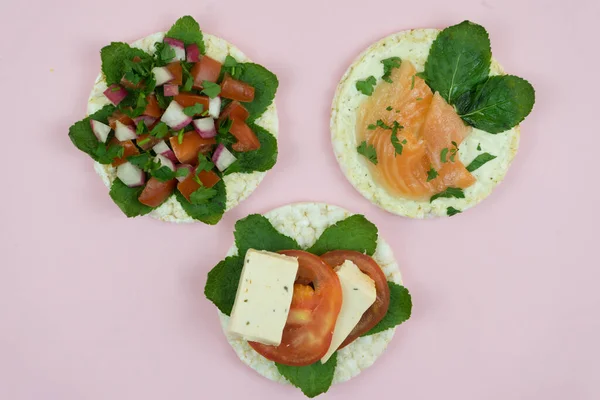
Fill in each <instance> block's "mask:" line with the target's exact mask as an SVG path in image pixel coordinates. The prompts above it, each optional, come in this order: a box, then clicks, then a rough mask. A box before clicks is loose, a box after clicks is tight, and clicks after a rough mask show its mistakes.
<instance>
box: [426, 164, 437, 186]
mask: <svg viewBox="0 0 600 400" xmlns="http://www.w3.org/2000/svg"><path fill="white" fill-rule="evenodd" d="M438 175H439V174H438V172H437V171H436V170H435V169H434V168H433V165H432V166H431V168H429V171H427V182H429V181H432V180H434V179H435V178H437V177H438Z"/></svg>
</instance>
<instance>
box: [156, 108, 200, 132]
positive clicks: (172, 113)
mask: <svg viewBox="0 0 600 400" xmlns="http://www.w3.org/2000/svg"><path fill="white" fill-rule="evenodd" d="M160 120H161V121H162V122H164V123H165V124H167V125H168V126H169V128H171V129H173V130H176V131H177V130H179V129H181V128H183V127H185V126H186V125H187V124H189V123H190V122H192V117H188V116H187V115H185V114H184V112H183V107H181V106H180V105H179V103H177V102H176V101H172V102H171V104H169V107H167V109H166V110H165V112H164V114H163V115H162V117H161V118H160Z"/></svg>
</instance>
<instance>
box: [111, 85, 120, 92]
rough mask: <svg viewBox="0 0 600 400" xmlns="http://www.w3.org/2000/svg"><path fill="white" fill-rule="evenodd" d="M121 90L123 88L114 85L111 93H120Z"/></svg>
mask: <svg viewBox="0 0 600 400" xmlns="http://www.w3.org/2000/svg"><path fill="white" fill-rule="evenodd" d="M119 90H121V86H119V85H114V86H113V87H112V88H111V89H110V91H111V92H118V91H119Z"/></svg>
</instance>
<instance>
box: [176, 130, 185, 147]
mask: <svg viewBox="0 0 600 400" xmlns="http://www.w3.org/2000/svg"><path fill="white" fill-rule="evenodd" d="M183 131H184V130H183V129H182V130H180V131H179V132H177V143H179V144H182V143H183Z"/></svg>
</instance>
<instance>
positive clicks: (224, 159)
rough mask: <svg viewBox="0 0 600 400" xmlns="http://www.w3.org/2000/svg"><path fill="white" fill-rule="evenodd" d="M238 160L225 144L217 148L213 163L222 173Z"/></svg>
mask: <svg viewBox="0 0 600 400" xmlns="http://www.w3.org/2000/svg"><path fill="white" fill-rule="evenodd" d="M236 160H237V158H236V157H235V156H234V155H233V154H232V153H231V152H230V151H229V150H228V149H227V147H225V146H223V144H219V145H218V146H217V149H216V150H215V152H214V153H213V156H212V162H213V163H215V166H216V167H217V168H218V169H219V171H221V172H223V171H225V170H226V169H227V168H229V166H231V164H233V163H234V162H235V161H236Z"/></svg>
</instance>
